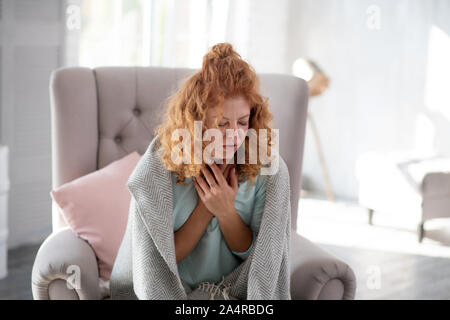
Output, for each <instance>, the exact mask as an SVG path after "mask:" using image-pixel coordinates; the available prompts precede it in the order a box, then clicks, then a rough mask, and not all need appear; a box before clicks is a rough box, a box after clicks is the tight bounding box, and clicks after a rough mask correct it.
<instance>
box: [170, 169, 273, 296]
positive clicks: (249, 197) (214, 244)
mask: <svg viewBox="0 0 450 320" xmlns="http://www.w3.org/2000/svg"><path fill="white" fill-rule="evenodd" d="M255 179H256V185H252V184H251V183H250V182H249V181H248V180H247V181H245V182H244V183H241V184H240V185H239V189H238V191H237V193H236V197H235V199H234V206H235V208H236V211H237V212H238V214H239V216H240V217H241V218H242V220H243V221H244V223H245V224H246V225H247V226H249V227H250V229H251V230H252V234H253V240H252V243H251V245H250V247H249V248H248V249H247V251H245V252H235V251H232V250H230V248H229V247H228V245H227V243H226V241H225V238H224V236H223V234H222V231H221V230H220V226H219V223H218V221H217V218H216V217H213V218H212V219H211V221H210V223H209V224H208V227H207V228H206V230H205V233H204V234H203V235H202V237H201V238H200V240H199V242H198V243H197V245H196V247H195V248H194V249H193V250H192V251H191V253H190V254H189V255H188V256H187V257H186V258H185V259H184V260H182V261H181V262H180V263H179V264H178V273H179V275H180V278H181V279H182V280H184V281H185V282H186V283H188V284H189V286H190V287H191V289H192V290H194V289H195V288H196V287H197V286H198V284H200V283H201V282H204V281H208V282H214V283H217V282H220V281H221V280H222V276H226V275H227V274H229V273H230V272H231V271H233V270H234V269H235V268H236V267H237V266H238V265H239V264H240V263H241V262H242V261H243V260H245V259H247V257H248V256H249V254H250V251H251V249H252V247H253V243H254V242H255V238H256V236H257V234H258V232H259V226H260V224H261V218H262V213H263V211H264V204H265V199H266V176H263V175H261V174H259V175H258V176H257V177H255ZM176 181H177V178H176V173H174V172H172V188H173V209H174V210H173V219H174V232H175V231H177V230H178V229H179V228H181V226H182V225H183V224H184V223H185V222H186V220H187V219H188V218H189V216H190V215H191V213H192V212H193V211H194V209H195V207H196V206H197V197H198V195H197V190H196V189H195V187H194V185H193V182H192V178H185V184H186V185H185V186H180V185H177V184H176Z"/></svg>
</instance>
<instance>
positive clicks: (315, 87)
mask: <svg viewBox="0 0 450 320" xmlns="http://www.w3.org/2000/svg"><path fill="white" fill-rule="evenodd" d="M292 69H293V73H294V75H295V76H297V77H299V78H302V79H304V80H305V81H306V82H307V83H308V87H309V96H310V97H314V96H318V95H320V94H322V93H323V92H324V91H325V90H326V89H327V88H328V84H329V82H330V80H329V79H328V78H327V76H326V75H325V74H324V73H323V72H322V70H321V69H320V68H319V67H318V66H317V65H316V64H315V63H314V62H313V61H311V60H309V59H306V58H299V59H297V60H295V62H294V65H293V68H292ZM308 120H309V123H310V125H311V129H312V133H313V136H314V143H315V145H316V150H317V154H318V156H319V162H320V168H321V170H322V175H323V177H324V180H325V187H326V192H327V199H328V200H330V201H333V202H336V197H335V196H334V192H333V188H332V187H331V182H330V177H329V175H328V170H327V166H326V164H325V157H324V156H323V152H322V146H321V143H320V139H319V133H318V130H317V126H316V122H315V121H314V117H313V115H312V114H311V113H310V112H309V111H308Z"/></svg>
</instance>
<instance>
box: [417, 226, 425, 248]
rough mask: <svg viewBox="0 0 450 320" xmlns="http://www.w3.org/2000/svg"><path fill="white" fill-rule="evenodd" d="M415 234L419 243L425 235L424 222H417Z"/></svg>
mask: <svg viewBox="0 0 450 320" xmlns="http://www.w3.org/2000/svg"><path fill="white" fill-rule="evenodd" d="M417 234H418V240H419V243H421V242H422V240H423V237H424V235H425V229H424V222H421V223H419V226H418V227H417Z"/></svg>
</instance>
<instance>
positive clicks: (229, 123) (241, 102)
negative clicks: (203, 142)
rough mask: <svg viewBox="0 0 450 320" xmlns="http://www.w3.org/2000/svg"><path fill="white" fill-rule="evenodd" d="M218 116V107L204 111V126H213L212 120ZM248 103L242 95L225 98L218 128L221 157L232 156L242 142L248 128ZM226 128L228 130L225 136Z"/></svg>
mask: <svg viewBox="0 0 450 320" xmlns="http://www.w3.org/2000/svg"><path fill="white" fill-rule="evenodd" d="M218 116H219V110H218V107H214V108H210V109H208V111H207V112H206V127H207V128H208V129H209V128H214V121H215V119H216V117H218ZM249 121H250V105H249V104H248V103H247V101H246V100H245V99H244V98H243V97H236V98H228V99H225V102H224V106H223V113H222V118H221V119H219V130H220V131H221V133H222V145H223V157H222V158H223V159H225V158H227V155H228V156H229V158H231V157H232V156H234V153H235V152H236V150H237V149H238V148H239V146H240V145H241V144H242V143H243V142H244V140H245V136H246V135H247V131H248V129H249ZM227 129H228V130H229V131H230V133H229V134H228V138H227V135H226V133H227Z"/></svg>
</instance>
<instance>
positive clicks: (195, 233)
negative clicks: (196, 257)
mask: <svg viewBox="0 0 450 320" xmlns="http://www.w3.org/2000/svg"><path fill="white" fill-rule="evenodd" d="M213 217H214V216H213V215H212V214H211V213H210V212H209V210H208V209H207V208H206V207H205V205H204V204H203V202H202V201H201V200H200V199H199V201H198V203H197V206H196V207H195V209H194V211H193V212H192V214H191V215H190V216H189V218H188V219H187V220H186V222H185V223H184V224H183V225H182V226H181V228H180V229H178V230H177V231H176V232H175V233H174V238H175V255H176V260H177V264H178V263H180V262H181V261H183V260H184V258H186V257H187V256H188V255H189V253H191V251H192V250H193V249H194V248H195V246H196V245H197V243H198V241H199V240H200V238H201V237H202V235H203V233H204V232H205V230H206V228H207V227H208V224H209V222H210V221H211V219H212V218H213Z"/></svg>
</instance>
